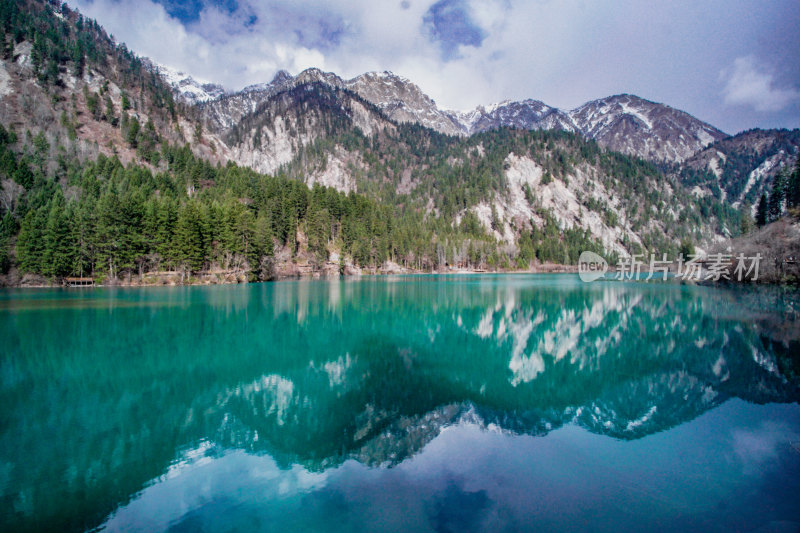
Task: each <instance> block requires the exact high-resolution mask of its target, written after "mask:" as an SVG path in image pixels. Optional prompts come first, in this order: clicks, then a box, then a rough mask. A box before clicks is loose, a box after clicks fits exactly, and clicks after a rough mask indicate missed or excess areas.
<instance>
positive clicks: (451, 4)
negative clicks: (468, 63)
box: [423, 0, 486, 61]
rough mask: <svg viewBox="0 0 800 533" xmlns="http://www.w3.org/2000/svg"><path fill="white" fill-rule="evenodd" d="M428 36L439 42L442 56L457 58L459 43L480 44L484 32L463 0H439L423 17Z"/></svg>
mask: <svg viewBox="0 0 800 533" xmlns="http://www.w3.org/2000/svg"><path fill="white" fill-rule="evenodd" d="M423 22H424V24H425V28H426V30H427V32H428V37H429V38H430V39H431V41H432V42H436V43H438V44H439V48H440V49H441V52H442V58H443V59H445V60H447V61H449V60H451V59H457V58H458V47H459V46H461V45H467V46H476V47H477V46H480V45H481V44H482V43H483V40H484V39H485V38H486V34H485V33H484V31H483V30H482V29H481V28H480V26H477V25H476V24H475V23H474V22H473V20H472V18H471V17H470V15H469V11H468V8H467V5H466V2H465V1H464V0H439V1H438V2H436V3H435V4H433V5H432V6H431V7H430V9H429V10H428V12H427V13H425V17H424V18H423Z"/></svg>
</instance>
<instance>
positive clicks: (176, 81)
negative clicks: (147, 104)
mask: <svg viewBox="0 0 800 533" xmlns="http://www.w3.org/2000/svg"><path fill="white" fill-rule="evenodd" d="M158 71H159V73H160V74H161V75H162V76H163V77H164V79H165V80H166V81H167V83H169V84H170V85H171V86H172V89H173V91H175V93H176V94H177V95H178V96H180V97H182V98H184V99H186V100H187V101H189V102H193V103H199V102H208V101H209V100H215V99H217V98H219V97H220V96H222V95H224V94H225V89H224V88H223V87H222V86H221V85H218V84H216V83H208V82H202V81H198V80H195V79H194V78H193V77H192V76H191V75H189V74H186V73H185V72H181V71H179V70H177V69H174V68H172V67H168V66H166V65H158Z"/></svg>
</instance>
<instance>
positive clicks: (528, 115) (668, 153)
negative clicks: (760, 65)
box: [168, 68, 727, 163]
mask: <svg viewBox="0 0 800 533" xmlns="http://www.w3.org/2000/svg"><path fill="white" fill-rule="evenodd" d="M168 79H169V80H170V83H172V85H173V87H177V88H179V89H180V91H181V92H182V93H183V94H185V95H186V97H187V99H190V100H192V101H195V102H198V103H201V104H202V106H203V109H204V113H205V116H206V120H207V122H208V123H209V124H210V125H211V127H212V128H216V129H218V130H226V129H228V128H231V127H233V126H234V125H235V124H236V123H238V121H239V120H241V119H242V118H243V117H244V116H245V115H247V114H249V113H252V112H253V111H255V110H256V108H257V106H258V105H259V103H260V102H263V101H266V100H267V99H269V98H270V97H272V96H274V95H276V94H277V93H279V92H281V91H285V90H288V89H290V88H292V87H295V86H297V85H299V84H303V83H324V84H327V85H330V86H333V87H337V88H343V89H347V90H350V91H353V92H355V93H356V94H358V95H359V96H361V97H362V98H364V99H365V100H367V101H368V102H370V103H372V104H374V105H375V106H377V107H378V108H379V109H381V111H383V113H384V114H385V115H386V116H387V117H389V118H390V119H392V120H394V121H395V122H400V123H402V122H412V123H417V124H420V125H422V126H426V127H428V128H431V129H433V130H436V131H438V132H440V133H444V134H447V135H461V136H469V135H472V134H475V133H479V132H482V131H487V130H491V129H496V128H500V127H511V128H520V129H558V130H564V131H570V132H575V133H578V134H580V135H582V136H584V137H586V138H589V139H594V140H596V141H597V142H598V143H599V144H600V145H602V146H605V147H607V148H609V149H611V150H616V151H620V152H624V153H627V154H631V155H636V156H639V157H643V158H645V159H649V160H651V161H667V162H672V163H680V162H682V161H684V160H686V159H687V158H689V157H691V156H692V155H693V154H695V153H697V152H698V151H700V150H702V149H703V148H705V147H707V146H708V145H710V144H712V143H713V142H715V141H718V140H720V139H723V138H725V137H727V135H726V134H725V133H723V132H722V131H720V130H718V129H717V128H714V127H713V126H711V125H709V124H707V123H705V122H702V121H700V120H698V119H696V118H694V117H693V116H691V115H689V114H688V113H685V112H683V111H679V110H677V109H674V108H672V107H669V106H667V105H664V104H658V103H655V102H651V101H648V100H645V99H643V98H639V97H638V96H634V95H629V94H622V95H616V96H610V97H607V98H603V99H600V100H594V101H591V102H587V103H586V104H583V105H582V106H580V107H578V108H576V109H573V110H572V111H569V112H565V111H562V110H560V109H557V108H555V107H551V106H548V105H547V104H545V103H543V102H541V101H538V100H532V99H528V100H524V101H521V102H514V101H508V100H506V101H502V102H498V103H496V104H492V105H488V106H478V107H476V108H475V109H472V110H469V111H450V110H444V109H440V108H439V107H438V106H437V105H436V102H435V101H434V100H433V99H432V98H430V97H429V96H428V95H426V94H425V93H424V92H423V91H422V90H421V89H420V88H419V87H418V86H417V85H416V84H414V83H413V82H412V81H410V80H409V79H407V78H404V77H402V76H398V75H396V74H393V73H391V72H388V71H383V72H367V73H365V74H361V75H360V76H356V77H355V78H352V79H349V80H344V79H342V78H340V77H339V76H337V75H336V74H334V73H331V72H323V71H321V70H320V69H317V68H310V69H307V70H304V71H303V72H301V73H300V74H298V75H297V76H291V75H290V74H289V73H288V72H286V71H280V72H278V73H277V74H276V75H275V77H274V78H273V80H272V81H271V82H269V83H260V84H256V85H250V86H248V87H246V88H245V89H243V90H241V91H239V92H237V93H230V94H224V92H223V91H222V89H221V88H219V87H218V86H209V85H208V84H206V85H200V84H198V83H197V82H195V81H194V80H192V79H191V78H190V77H188V78H187V77H181V74H180V73H175V74H172V75H171V77H168ZM213 87H218V89H219V90H218V91H217V92H213V91H212V90H210V89H211V88H213ZM176 90H178V89H176Z"/></svg>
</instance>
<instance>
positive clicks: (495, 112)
mask: <svg viewBox="0 0 800 533" xmlns="http://www.w3.org/2000/svg"><path fill="white" fill-rule="evenodd" d="M450 113H451V114H452V116H454V117H455V118H456V119H457V120H458V121H459V122H460V123H461V124H462V126H463V128H464V131H465V133H466V134H467V135H472V134H473V133H479V132H482V131H487V130H492V129H496V128H500V127H510V128H519V129H526V130H540V129H559V130H565V131H572V132H575V131H578V128H577V126H576V125H575V123H574V122H573V120H572V119H571V118H570V117H569V115H567V114H566V113H564V112H563V111H561V110H560V109H556V108H555V107H550V106H548V105H547V104H545V103H544V102H540V101H539V100H530V99H529V100H524V101H522V102H511V101H509V100H505V101H503V102H499V103H496V104H492V105H489V106H486V107H483V106H478V107H477V108H475V109H474V110H471V111H462V112H450Z"/></svg>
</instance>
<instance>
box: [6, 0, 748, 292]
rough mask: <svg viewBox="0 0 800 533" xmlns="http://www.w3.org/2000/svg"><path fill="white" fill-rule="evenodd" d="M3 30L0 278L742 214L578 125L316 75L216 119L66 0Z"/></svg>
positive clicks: (637, 244)
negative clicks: (384, 102)
mask: <svg viewBox="0 0 800 533" xmlns="http://www.w3.org/2000/svg"><path fill="white" fill-rule="evenodd" d="M0 26H2V28H3V46H2V58H1V59H0V81H2V83H0V218H1V219H2V226H1V227H0V267H2V268H1V270H2V273H3V275H4V277H3V278H2V280H3V283H10V284H18V283H45V282H59V280H61V279H63V278H64V277H68V276H81V277H86V276H91V277H93V278H95V279H96V280H98V281H104V282H109V283H115V282H131V283H132V282H137V283H161V282H167V280H168V281H169V282H175V280H176V279H177V280H179V281H182V282H187V281H193V280H194V281H197V280H200V279H201V278H204V280H205V281H208V280H209V276H212V275H213V276H214V277H213V280H217V281H219V280H238V281H242V280H246V279H251V280H263V279H270V278H272V277H274V276H281V275H295V274H306V273H315V272H322V273H335V272H359V271H360V270H361V269H366V270H368V271H396V270H398V269H408V270H422V271H426V270H434V269H441V268H445V267H452V266H455V267H461V268H472V269H490V270H491V269H501V268H512V269H513V268H526V269H527V268H531V267H532V266H535V265H537V264H541V263H561V264H567V263H574V262H575V261H576V260H577V257H578V255H579V254H580V252H581V251H583V250H594V251H597V252H599V253H603V254H605V255H606V256H607V257H609V258H610V259H612V260H613V259H614V258H615V257H617V256H619V255H623V254H628V253H637V252H658V253H668V254H670V255H675V254H677V251H678V249H679V248H683V249H686V248H687V247H690V246H692V245H697V246H700V247H703V246H707V245H710V244H711V243H713V242H715V241H718V240H720V239H722V238H723V237H724V236H727V235H735V234H737V233H738V232H739V231H740V228H742V227H746V226H747V224H746V222H747V220H746V219H747V217H748V216H749V215H748V214H747V213H745V214H744V215H743V214H742V213H740V212H739V211H737V210H736V209H734V208H732V207H731V206H730V205H729V204H727V203H725V202H723V201H721V199H720V198H715V197H714V196H713V195H705V196H703V195H693V194H691V193H690V192H689V191H688V190H687V189H686V188H685V187H684V186H683V184H682V183H681V180H680V179H679V178H678V177H677V176H676V175H674V174H668V175H667V174H665V173H663V172H661V171H660V170H659V169H658V168H657V167H655V166H654V165H653V164H652V163H649V162H647V161H644V160H642V159H639V158H636V157H633V156H629V155H623V154H620V153H616V152H613V151H610V150H608V149H606V148H603V147H602V146H600V145H598V144H597V143H596V142H594V141H591V140H586V139H584V138H583V137H581V136H580V135H578V134H575V133H568V132H565V131H560V130H548V131H543V130H534V131H530V130H524V129H511V128H507V127H499V128H496V129H492V130H491V131H486V132H483V133H479V134H475V135H472V136H469V137H464V136H449V135H445V134H442V133H438V132H436V131H434V130H432V129H428V128H426V127H423V126H420V125H419V124H415V123H413V122H406V123H398V122H396V121H393V120H391V119H390V118H388V117H387V116H386V114H385V113H384V111H383V110H382V109H381V108H380V107H379V106H376V105H374V104H373V103H371V102H370V101H368V100H366V99H365V98H363V97H361V96H359V94H357V93H355V92H352V91H351V90H348V89H347V88H344V87H336V86H333V85H331V84H328V83H323V82H320V81H318V80H316V78H313V77H312V78H313V79H312V78H309V80H308V81H307V82H298V83H293V84H289V85H287V88H286V89H285V90H280V91H277V92H275V91H273V92H268V97H265V99H263V100H262V101H260V102H258V103H257V105H256V104H253V107H252V111H249V112H243V113H242V115H241V116H239V115H237V118H236V120H234V121H232V122H231V124H232V125H231V126H230V127H228V128H226V129H223V130H220V129H219V128H216V129H214V128H209V127H207V126H206V125H205V124H204V122H203V120H202V111H201V109H200V108H198V107H197V106H195V105H192V104H190V103H189V102H186V101H183V100H181V99H180V98H176V97H175V95H174V94H173V92H172V90H171V89H170V87H169V85H168V84H167V83H166V82H165V81H164V79H163V78H162V77H161V76H160V75H159V72H158V69H157V68H156V67H154V66H153V65H152V64H151V63H150V62H149V61H148V60H146V59H143V58H139V57H138V56H136V55H135V54H134V53H133V52H131V51H130V50H128V49H127V48H126V47H125V45H124V44H117V43H115V42H114V40H113V38H111V37H110V36H108V35H107V34H106V33H105V32H104V31H103V29H102V28H101V27H100V26H99V25H98V24H97V23H96V22H94V21H92V20H89V19H86V18H84V17H82V16H81V15H80V14H79V13H77V12H75V11H72V10H70V9H69V8H67V7H66V6H65V5H62V4H58V3H55V2H50V1H43V0H24V1H19V2H14V1H9V0H0ZM743 217H744V218H743ZM743 221H744V222H745V223H743Z"/></svg>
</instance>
